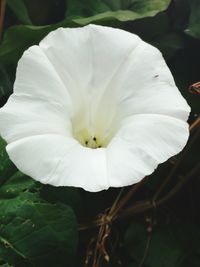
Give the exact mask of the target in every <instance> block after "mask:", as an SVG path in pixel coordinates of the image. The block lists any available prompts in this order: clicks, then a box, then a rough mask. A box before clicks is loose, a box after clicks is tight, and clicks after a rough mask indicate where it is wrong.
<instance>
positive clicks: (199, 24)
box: [185, 0, 200, 38]
mask: <svg viewBox="0 0 200 267" xmlns="http://www.w3.org/2000/svg"><path fill="white" fill-rule="evenodd" d="M189 4H190V9H191V11H190V18H189V23H188V27H187V29H186V30H185V32H186V33H187V34H188V35H190V36H192V37H194V38H200V1H199V0H190V1H189Z"/></svg>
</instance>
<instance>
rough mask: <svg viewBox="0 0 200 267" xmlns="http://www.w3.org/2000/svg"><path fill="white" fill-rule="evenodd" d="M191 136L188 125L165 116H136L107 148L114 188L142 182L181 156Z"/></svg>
mask: <svg viewBox="0 0 200 267" xmlns="http://www.w3.org/2000/svg"><path fill="white" fill-rule="evenodd" d="M188 136H189V130H188V124H187V123H185V122H183V121H181V120H179V119H175V118H172V117H170V116H165V115H154V114H148V115H134V116H132V117H131V118H129V119H128V120H127V121H126V122H124V125H122V127H121V128H120V130H119V132H118V133H117V135H116V136H115V137H114V138H113V140H112V141H111V143H110V144H109V146H108V148H107V159H108V177H109V183H110V186H124V185H130V184H133V183H136V182H139V181H140V180H141V179H142V178H144V177H145V176H146V175H149V174H151V173H152V172H153V171H154V169H155V168H156V167H157V166H158V164H159V163H162V162H164V161H166V160H167V159H169V158H170V157H171V156H173V155H176V154H177V153H179V152H180V151H181V150H182V149H183V147H184V146H185V144H186V142H187V140H188Z"/></svg>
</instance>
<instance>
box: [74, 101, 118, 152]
mask: <svg viewBox="0 0 200 267" xmlns="http://www.w3.org/2000/svg"><path fill="white" fill-rule="evenodd" d="M87 107H90V105H89V104H88V105H87ZM116 119H117V116H116V112H115V109H114V108H112V107H109V109H105V107H104V109H99V110H98V111H96V110H95V108H93V109H91V108H90V109H89V108H83V107H81V108H80V109H78V110H77V111H76V112H75V114H74V116H73V117H72V118H71V122H72V133H73V136H74V138H75V139H76V140H77V141H78V142H79V143H80V144H81V145H82V146H85V147H88V148H93V149H98V148H102V147H107V145H108V144H109V142H110V141H111V139H112V138H113V136H114V135H115V133H116V131H117V129H118V127H119V122H117V120H116Z"/></svg>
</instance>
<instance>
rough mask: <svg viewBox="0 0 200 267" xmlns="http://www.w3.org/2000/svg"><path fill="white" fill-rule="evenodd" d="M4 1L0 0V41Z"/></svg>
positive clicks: (4, 7)
mask: <svg viewBox="0 0 200 267" xmlns="http://www.w3.org/2000/svg"><path fill="white" fill-rule="evenodd" d="M5 9H6V0H0V41H1V38H2V34H3V24H4V17H5Z"/></svg>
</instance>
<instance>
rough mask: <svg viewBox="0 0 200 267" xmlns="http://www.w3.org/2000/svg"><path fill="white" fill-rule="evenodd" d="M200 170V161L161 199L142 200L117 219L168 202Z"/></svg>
mask: <svg viewBox="0 0 200 267" xmlns="http://www.w3.org/2000/svg"><path fill="white" fill-rule="evenodd" d="M199 172H200V163H199V164H197V165H196V166H195V167H194V168H193V169H192V170H191V171H190V172H189V173H188V174H187V175H186V176H185V178H182V179H181V181H180V182H179V183H178V184H177V185H176V186H175V187H174V188H173V189H172V190H171V191H170V192H168V193H167V194H166V195H165V196H164V197H162V198H161V199H159V200H157V201H155V202H153V201H150V200H147V201H142V202H140V203H138V204H136V205H134V206H132V207H129V208H127V209H126V210H124V211H123V212H121V213H120V214H119V216H118V218H117V219H122V218H125V217H127V216H129V215H134V214H138V213H142V212H145V211H148V210H151V209H153V208H155V207H159V206H161V205H163V204H164V203H166V202H167V201H168V200H170V199H171V198H172V197H174V196H175V195H176V193H177V192H178V191H179V190H180V189H181V188H182V187H183V186H184V185H185V184H186V183H187V182H188V181H189V180H190V179H191V178H193V177H194V176H195V175H196V174H197V173H199Z"/></svg>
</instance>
